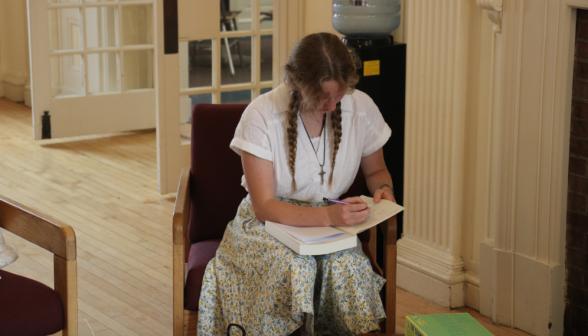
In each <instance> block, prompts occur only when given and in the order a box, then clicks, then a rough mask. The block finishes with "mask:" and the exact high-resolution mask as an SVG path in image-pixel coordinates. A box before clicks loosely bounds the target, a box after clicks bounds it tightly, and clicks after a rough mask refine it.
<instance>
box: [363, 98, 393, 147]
mask: <svg viewBox="0 0 588 336" xmlns="http://www.w3.org/2000/svg"><path fill="white" fill-rule="evenodd" d="M366 98H367V100H368V101H366V104H365V106H366V125H365V127H366V132H365V140H364V143H363V150H362V152H361V156H362V157H365V156H368V155H370V154H373V153H374V152H375V151H377V150H378V149H380V148H382V147H383V146H384V145H385V144H386V142H388V139H390V136H391V135H392V130H391V129H390V126H388V124H387V123H386V122H385V121H384V117H382V113H381V112H380V110H379V109H378V107H377V106H376V104H375V103H374V101H373V100H372V99H371V98H369V97H366Z"/></svg>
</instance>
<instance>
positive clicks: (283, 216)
mask: <svg viewBox="0 0 588 336" xmlns="http://www.w3.org/2000/svg"><path fill="white" fill-rule="evenodd" d="M241 162H242V164H243V172H244V173H245V179H246V180H247V188H248V189H249V194H250V196H251V203H252V205H253V211H254V212H255V216H256V217H257V219H258V220H259V221H260V222H262V223H265V221H266V220H270V221H272V222H277V223H281V224H287V225H292V226H348V225H354V224H359V223H361V222H363V221H364V220H365V218H366V217H367V216H368V214H369V208H368V207H367V205H366V203H364V202H363V201H362V200H361V199H360V198H359V197H350V198H347V199H345V200H346V201H348V202H353V203H358V204H349V205H341V204H335V205H332V206H328V207H313V208H309V207H300V206H296V205H293V204H288V203H284V202H280V201H278V200H276V199H275V195H274V170H273V164H272V162H271V161H268V160H264V159H261V158H259V157H257V156H255V155H253V154H250V153H247V152H245V151H243V152H242V155H241Z"/></svg>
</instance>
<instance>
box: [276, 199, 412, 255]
mask: <svg viewBox="0 0 588 336" xmlns="http://www.w3.org/2000/svg"><path fill="white" fill-rule="evenodd" d="M361 199H362V200H363V201H364V202H366V203H367V204H368V207H369V208H370V214H369V215H368V217H367V218H366V220H365V221H364V222H363V223H360V224H357V225H353V226H345V227H341V226H340V227H301V226H290V225H284V224H278V223H274V222H270V221H266V222H265V231H267V232H268V233H269V234H271V235H272V236H274V237H276V238H277V239H278V240H279V241H281V242H282V243H284V245H286V246H288V247H289V248H291V249H292V250H293V251H294V252H296V253H298V254H302V255H321V254H328V253H333V252H337V251H341V250H345V249H348V248H352V247H355V246H357V240H358V239H357V235H358V234H359V233H361V232H363V231H365V230H367V229H369V228H371V227H372V226H374V225H378V224H380V223H381V222H383V221H385V220H386V219H388V218H390V217H392V216H394V215H396V214H397V213H399V212H401V211H402V210H404V208H403V207H402V206H400V205H398V204H396V203H394V202H390V201H388V200H385V199H382V200H381V201H380V203H374V200H373V199H372V198H371V197H367V196H361Z"/></svg>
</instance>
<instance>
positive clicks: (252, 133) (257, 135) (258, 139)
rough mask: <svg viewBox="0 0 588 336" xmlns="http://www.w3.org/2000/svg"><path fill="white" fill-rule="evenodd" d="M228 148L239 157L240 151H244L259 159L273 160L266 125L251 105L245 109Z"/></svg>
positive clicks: (261, 116)
mask: <svg viewBox="0 0 588 336" xmlns="http://www.w3.org/2000/svg"><path fill="white" fill-rule="evenodd" d="M230 146H231V149H232V150H234V151H235V152H236V153H237V154H239V155H241V151H246V152H248V153H250V154H253V155H255V156H257V157H259V158H262V159H265V160H268V161H272V160H273V159H272V158H273V156H272V149H271V145H270V137H269V131H268V124H267V121H266V120H265V118H264V117H263V115H262V114H261V112H260V111H259V110H258V109H256V108H255V107H252V106H251V105H250V106H249V107H247V109H245V112H243V115H242V116H241V120H240V121H239V124H238V125H237V129H236V130H235V136H234V137H233V140H232V141H231V145H230Z"/></svg>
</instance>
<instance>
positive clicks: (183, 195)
mask: <svg viewBox="0 0 588 336" xmlns="http://www.w3.org/2000/svg"><path fill="white" fill-rule="evenodd" d="M190 198H191V197H190V168H184V169H182V175H181V176H180V184H179V185H178V194H177V195H176V204H175V206H174V214H173V223H172V225H173V334H174V335H183V332H184V286H185V281H186V274H185V265H186V262H187V259H188V253H189V251H190V242H189V239H188V221H189V220H190Z"/></svg>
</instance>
